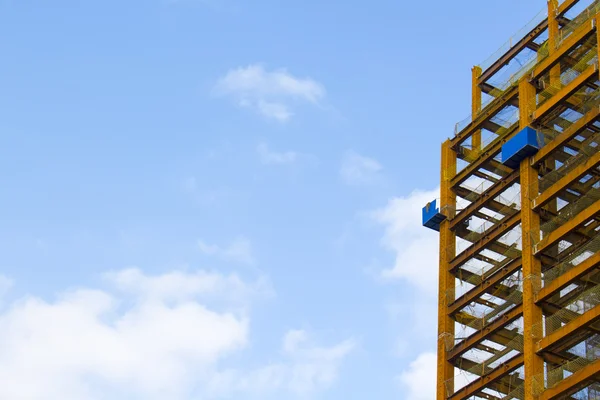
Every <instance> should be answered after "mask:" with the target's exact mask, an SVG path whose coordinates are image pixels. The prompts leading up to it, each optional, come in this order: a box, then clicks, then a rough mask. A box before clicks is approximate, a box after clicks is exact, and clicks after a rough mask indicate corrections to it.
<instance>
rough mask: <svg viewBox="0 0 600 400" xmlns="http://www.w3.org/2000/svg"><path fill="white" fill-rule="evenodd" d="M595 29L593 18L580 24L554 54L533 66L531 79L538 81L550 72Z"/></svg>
mask: <svg viewBox="0 0 600 400" xmlns="http://www.w3.org/2000/svg"><path fill="white" fill-rule="evenodd" d="M595 29H596V27H595V23H594V19H593V18H592V19H591V20H590V21H588V22H586V23H584V24H582V25H581V26H580V27H579V28H577V29H576V30H575V32H573V33H572V34H571V35H570V36H569V37H568V38H567V39H566V40H565V41H564V42H563V43H562V44H561V45H560V47H559V48H558V49H557V50H556V51H555V52H553V53H552V54H550V55H549V56H548V57H546V58H545V59H544V60H543V61H541V62H540V63H538V64H537V65H536V66H535V68H534V69H533V71H532V72H531V79H532V80H534V79H538V78H540V77H541V76H542V75H543V74H545V73H546V72H548V71H550V69H551V68H552V67H553V66H554V65H556V64H557V63H558V62H560V61H561V59H563V58H564V56H565V55H566V54H567V53H568V52H569V51H571V50H572V49H574V48H575V47H576V46H577V45H579V44H581V43H583V42H584V41H585V40H586V39H587V38H589V37H590V36H591V35H592V34H593V33H594V31H595Z"/></svg>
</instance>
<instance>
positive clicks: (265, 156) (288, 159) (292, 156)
mask: <svg viewBox="0 0 600 400" xmlns="http://www.w3.org/2000/svg"><path fill="white" fill-rule="evenodd" d="M256 151H257V152H258V156H259V157H260V161H261V162H262V163H263V164H267V165H268V164H292V163H294V162H295V161H297V160H298V156H299V155H298V153H296V152H295V151H285V152H276V151H273V150H271V149H269V146H268V145H267V144H266V143H260V144H259V145H258V146H256Z"/></svg>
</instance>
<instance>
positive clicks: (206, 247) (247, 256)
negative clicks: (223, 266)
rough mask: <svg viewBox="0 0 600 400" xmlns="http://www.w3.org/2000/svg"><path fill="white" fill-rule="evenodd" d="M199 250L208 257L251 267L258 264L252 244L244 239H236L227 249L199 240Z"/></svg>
mask: <svg viewBox="0 0 600 400" xmlns="http://www.w3.org/2000/svg"><path fill="white" fill-rule="evenodd" d="M198 248H199V249H200V251H201V252H202V253H204V254H206V255H210V256H217V257H221V258H223V259H225V260H228V261H235V262H239V263H242V264H249V265H253V264H255V262H256V260H255V259H254V255H253V252H252V243H251V242H250V241H249V240H248V239H246V238H244V237H238V238H236V239H234V240H233V241H232V242H231V243H230V244H229V245H228V246H226V247H221V246H218V245H215V244H209V243H206V242H205V241H203V240H198Z"/></svg>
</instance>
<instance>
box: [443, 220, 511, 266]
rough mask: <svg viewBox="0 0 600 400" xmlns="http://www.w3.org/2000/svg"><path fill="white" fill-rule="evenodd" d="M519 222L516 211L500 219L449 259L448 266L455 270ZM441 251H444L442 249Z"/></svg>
mask: <svg viewBox="0 0 600 400" xmlns="http://www.w3.org/2000/svg"><path fill="white" fill-rule="evenodd" d="M520 222H521V215H520V214H519V213H516V214H514V215H511V216H508V217H506V218H504V219H503V220H502V222H501V223H500V224H496V225H494V226H493V227H491V228H490V229H489V230H488V231H487V232H485V233H484V236H483V237H482V238H481V239H480V240H478V241H477V242H475V243H473V244H472V245H471V246H469V247H468V248H467V249H465V250H464V251H463V252H462V253H460V254H459V255H458V256H457V257H455V258H454V259H452V261H450V265H449V268H450V270H451V271H456V269H457V268H458V267H460V266H461V265H463V264H464V263H466V262H467V261H469V259H470V258H472V257H474V256H475V255H476V254H477V253H479V252H480V251H481V250H483V249H485V248H486V246H488V245H489V244H490V243H491V242H493V241H495V240H498V239H499V238H501V237H502V236H503V235H504V234H506V233H507V232H508V231H510V230H511V229H513V228H514V227H515V226H517V225H518V224H519V223H520ZM442 251H445V249H443V250H442Z"/></svg>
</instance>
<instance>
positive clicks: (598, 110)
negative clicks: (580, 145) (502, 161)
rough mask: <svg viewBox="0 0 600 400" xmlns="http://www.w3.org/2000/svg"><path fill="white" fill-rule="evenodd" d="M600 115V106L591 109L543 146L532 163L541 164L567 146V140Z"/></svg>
mask: <svg viewBox="0 0 600 400" xmlns="http://www.w3.org/2000/svg"><path fill="white" fill-rule="evenodd" d="M598 117H600V106H596V107H594V108H593V109H592V110H591V111H589V112H588V113H587V114H585V115H584V116H583V117H581V118H580V119H579V120H578V121H577V122H575V123H574V124H573V125H571V126H570V127H569V128H567V129H566V130H565V131H564V132H562V133H561V134H560V135H558V136H557V137H555V138H554V139H553V140H552V141H551V142H550V143H547V144H546V145H544V147H542V148H541V149H540V150H539V151H538V152H537V153H536V154H535V155H534V156H533V160H532V163H533V164H534V165H538V164H541V163H542V162H544V161H546V160H547V159H548V158H549V157H550V156H551V155H552V153H554V152H555V151H557V150H558V149H560V148H561V147H563V146H565V145H566V144H567V142H569V141H570V140H572V139H573V138H574V137H576V136H577V135H579V134H580V133H581V132H582V131H583V130H585V129H586V128H587V127H588V126H590V125H591V124H593V123H594V122H595V121H596V120H597V119H598Z"/></svg>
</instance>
